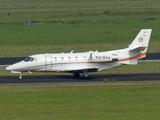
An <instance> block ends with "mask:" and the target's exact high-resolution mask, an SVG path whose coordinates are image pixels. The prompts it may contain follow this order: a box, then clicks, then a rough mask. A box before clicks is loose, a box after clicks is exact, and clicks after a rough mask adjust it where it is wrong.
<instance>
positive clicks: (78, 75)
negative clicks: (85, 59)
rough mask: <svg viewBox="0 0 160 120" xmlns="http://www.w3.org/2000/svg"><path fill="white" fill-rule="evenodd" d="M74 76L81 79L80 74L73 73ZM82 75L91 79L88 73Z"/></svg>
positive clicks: (84, 72)
mask: <svg viewBox="0 0 160 120" xmlns="http://www.w3.org/2000/svg"><path fill="white" fill-rule="evenodd" d="M73 75H74V77H75V78H80V73H73ZM82 75H83V78H89V75H88V72H87V71H83V73H82Z"/></svg>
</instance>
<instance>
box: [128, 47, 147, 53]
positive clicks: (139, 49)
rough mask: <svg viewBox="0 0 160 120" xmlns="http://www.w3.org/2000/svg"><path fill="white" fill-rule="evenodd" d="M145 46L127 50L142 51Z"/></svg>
mask: <svg viewBox="0 0 160 120" xmlns="http://www.w3.org/2000/svg"><path fill="white" fill-rule="evenodd" d="M146 48H147V47H137V48H134V49H131V50H129V52H133V51H144V50H145V49H146Z"/></svg>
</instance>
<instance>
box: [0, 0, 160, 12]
mask: <svg viewBox="0 0 160 120" xmlns="http://www.w3.org/2000/svg"><path fill="white" fill-rule="evenodd" d="M0 3H1V4H0V8H1V10H15V9H18V10H21V9H22V10H23V9H64V8H65V9H73V8H106V7H107V8H113V7H115V8H117V7H123V8H126V7H144V6H145V7H146V6H158V5H159V3H160V2H159V1H157V0H152V1H148V0H143V1H139V0H121V1H119V0H114V1H113V0H107V1H105V0H98V1H97V0H81V1H80V0H76V1H75V0H67V1H61V0H56V1H29V2H28V1H25V0H22V1H1V2H0Z"/></svg>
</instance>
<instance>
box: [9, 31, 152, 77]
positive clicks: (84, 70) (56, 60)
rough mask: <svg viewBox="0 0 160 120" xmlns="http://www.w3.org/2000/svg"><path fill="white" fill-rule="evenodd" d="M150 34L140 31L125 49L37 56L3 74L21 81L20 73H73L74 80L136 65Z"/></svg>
mask: <svg viewBox="0 0 160 120" xmlns="http://www.w3.org/2000/svg"><path fill="white" fill-rule="evenodd" d="M151 31H152V29H142V30H141V31H140V32H139V34H138V35H137V36H136V38H135V39H134V40H133V42H132V43H131V44H130V45H129V46H128V48H124V49H119V50H112V51H104V52H98V51H94V52H93V51H89V52H83V53H73V51H71V52H70V53H56V54H48V53H47V54H37V55H32V56H29V57H27V58H26V59H24V60H23V61H21V62H18V63H15V64H13V65H10V66H8V67H7V68H6V70H8V71H11V73H19V74H20V76H19V79H22V72H33V71H38V72H39V71H43V72H44V71H45V72H67V73H73V75H74V76H75V77H76V78H78V77H80V73H81V74H82V75H83V77H84V78H87V77H88V76H89V75H88V72H97V71H102V70H107V69H111V68H115V67H118V66H121V65H126V64H128V65H135V64H137V61H138V59H141V58H143V57H145V56H146V51H147V48H148V44H149V40H150V35H151Z"/></svg>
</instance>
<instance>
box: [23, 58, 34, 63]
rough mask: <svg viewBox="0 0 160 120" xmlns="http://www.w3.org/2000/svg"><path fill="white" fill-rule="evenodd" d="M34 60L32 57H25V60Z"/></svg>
mask: <svg viewBox="0 0 160 120" xmlns="http://www.w3.org/2000/svg"><path fill="white" fill-rule="evenodd" d="M33 60H34V58H32V57H27V58H26V59H24V62H28V61H33Z"/></svg>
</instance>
